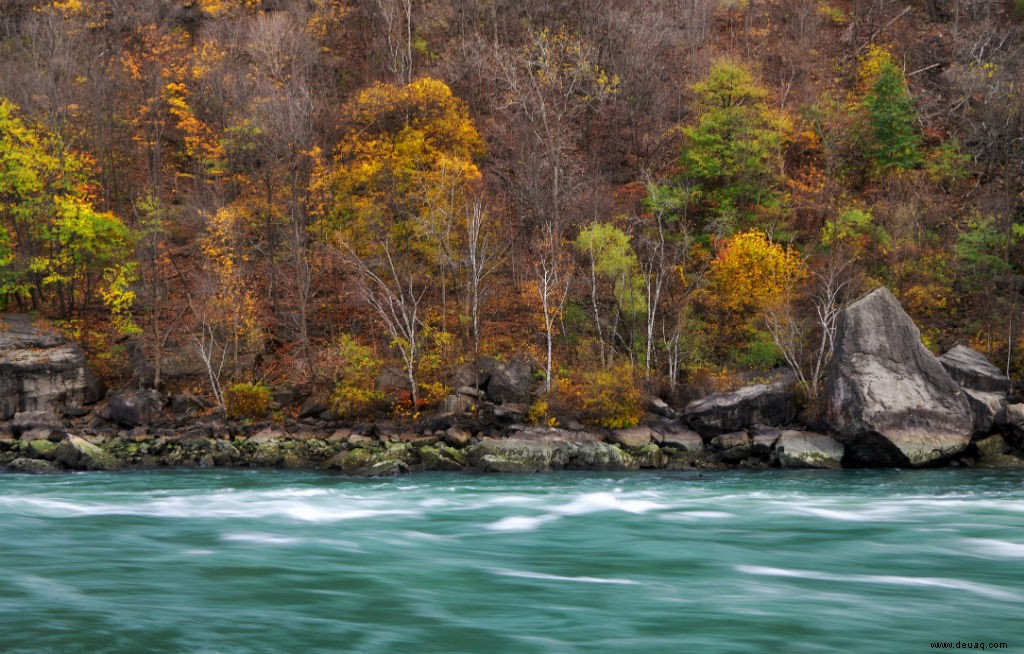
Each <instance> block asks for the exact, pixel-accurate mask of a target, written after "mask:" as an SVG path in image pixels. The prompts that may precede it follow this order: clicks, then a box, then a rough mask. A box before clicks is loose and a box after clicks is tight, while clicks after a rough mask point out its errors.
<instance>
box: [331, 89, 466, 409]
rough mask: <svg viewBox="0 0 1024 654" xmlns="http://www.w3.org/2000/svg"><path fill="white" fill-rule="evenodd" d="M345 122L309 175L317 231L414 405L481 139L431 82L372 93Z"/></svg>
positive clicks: (462, 109) (456, 103)
mask: <svg viewBox="0 0 1024 654" xmlns="http://www.w3.org/2000/svg"><path fill="white" fill-rule="evenodd" d="M347 115H348V119H349V122H350V125H351V128H350V129H349V131H348V133H347V134H346V136H345V137H344V139H343V140H342V142H341V143H340V144H339V145H338V148H337V151H336V155H335V157H334V159H333V161H332V162H329V163H328V162H323V163H322V165H321V166H320V170H319V171H318V173H317V174H316V175H315V180H314V191H315V194H316V195H317V196H318V197H319V198H320V199H321V200H320V201H321V206H320V207H319V209H320V214H321V216H322V218H321V231H322V233H324V234H326V235H328V240H329V241H330V242H331V243H332V244H334V245H335V246H336V247H337V248H338V250H339V251H340V252H341V254H342V255H343V257H344V258H345V260H346V262H347V264H348V266H349V268H350V270H351V271H352V272H353V273H354V275H355V278H356V279H357V280H358V282H359V285H360V290H361V292H362V297H363V299H364V300H365V302H366V303H367V305H368V306H369V307H370V308H371V309H372V310H373V311H374V313H375V315H376V316H377V318H378V319H379V320H380V321H381V322H382V323H383V325H384V326H385V327H386V329H387V330H388V332H389V334H390V336H391V345H392V346H393V347H395V348H396V349H397V350H398V352H399V353H400V355H401V357H402V363H403V366H404V368H405V372H406V375H407V379H408V384H409V391H410V393H411V399H412V402H413V404H415V403H416V402H417V401H418V399H419V388H418V387H419V383H418V381H417V377H416V371H417V366H418V363H419V360H420V356H421V354H422V348H423V345H424V343H423V334H424V331H423V327H424V316H425V315H426V314H427V304H428V303H431V302H433V303H435V307H437V305H438V304H439V305H440V306H439V307H437V308H438V309H440V311H439V312H433V313H438V314H439V315H441V316H442V320H443V316H444V314H445V312H446V303H447V295H448V284H449V278H450V276H451V274H452V268H453V265H452V260H453V257H454V252H455V251H456V250H457V249H458V247H459V245H458V243H457V240H458V238H459V233H460V230H459V221H460V219H461V218H462V217H464V216H465V215H467V213H471V212H469V211H468V209H469V207H468V206H467V205H468V204H469V198H470V195H471V194H472V192H473V190H474V188H475V187H476V186H477V185H478V184H479V181H480V170H479V168H477V165H476V162H475V160H476V158H478V157H479V156H480V155H481V154H482V153H483V149H484V144H483V139H482V138H481V137H480V134H479V132H478V131H477V129H476V126H475V125H474V124H473V121H472V120H471V119H470V117H469V113H468V110H467V108H466V105H465V103H464V102H463V101H462V100H460V99H459V98H457V97H456V96H455V95H454V94H453V93H452V91H451V89H450V88H448V86H447V85H446V84H445V83H444V82H441V81H438V80H435V79H429V78H424V79H419V80H415V81H413V82H412V83H410V84H407V85H405V86H394V85H391V84H383V83H378V84H375V85H373V86H371V87H370V88H368V89H366V90H364V91H363V92H361V93H360V94H359V95H358V96H357V97H356V99H355V100H354V101H353V102H352V103H351V104H350V105H349V106H348V108H347ZM442 330H443V325H442Z"/></svg>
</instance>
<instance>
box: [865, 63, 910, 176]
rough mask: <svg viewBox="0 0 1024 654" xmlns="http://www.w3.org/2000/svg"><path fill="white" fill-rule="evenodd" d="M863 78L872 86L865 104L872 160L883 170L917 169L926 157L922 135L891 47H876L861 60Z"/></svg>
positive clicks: (904, 80)
mask: <svg viewBox="0 0 1024 654" xmlns="http://www.w3.org/2000/svg"><path fill="white" fill-rule="evenodd" d="M861 79H862V83H863V84H864V85H865V86H866V87H867V89H868V90H867V93H866V95H865V96H864V100H863V102H862V106H863V107H864V110H865V111H866V112H867V118H868V125H869V127H870V138H869V141H868V146H867V151H868V156H869V157H870V158H871V161H872V162H873V163H874V165H875V167H876V168H877V169H878V170H880V171H886V170H906V169H908V168H916V167H917V166H919V165H920V164H921V162H922V160H923V155H922V151H921V135H920V133H919V132H918V130H917V128H916V126H915V124H916V122H917V111H916V110H915V109H914V100H913V98H912V97H911V96H910V91H909V90H907V81H906V79H905V78H904V76H903V71H902V70H900V69H899V68H897V67H896V64H895V63H894V62H893V60H892V54H891V53H890V52H889V51H888V50H886V49H884V48H880V47H877V46H875V47H872V48H870V49H869V50H868V54H867V55H866V56H865V57H864V59H863V60H862V62H861Z"/></svg>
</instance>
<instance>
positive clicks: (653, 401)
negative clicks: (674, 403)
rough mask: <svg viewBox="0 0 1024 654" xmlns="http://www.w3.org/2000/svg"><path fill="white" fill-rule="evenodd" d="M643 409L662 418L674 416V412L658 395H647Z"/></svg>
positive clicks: (672, 417)
mask: <svg viewBox="0 0 1024 654" xmlns="http://www.w3.org/2000/svg"><path fill="white" fill-rule="evenodd" d="M644 410H645V411H648V412H650V413H653V414H654V415H658V416H662V417H663V418H670V419H674V418H675V417H676V412H675V411H674V410H673V409H672V407H670V406H669V405H668V404H667V403H666V402H665V400H663V399H661V398H660V397H648V398H647V402H646V403H645V404H644Z"/></svg>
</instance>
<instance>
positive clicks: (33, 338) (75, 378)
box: [0, 314, 106, 420]
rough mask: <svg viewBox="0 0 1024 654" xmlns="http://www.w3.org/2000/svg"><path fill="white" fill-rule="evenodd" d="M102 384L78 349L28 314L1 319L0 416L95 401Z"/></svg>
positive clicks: (101, 391) (102, 389) (101, 394)
mask: <svg viewBox="0 0 1024 654" xmlns="http://www.w3.org/2000/svg"><path fill="white" fill-rule="evenodd" d="M105 392H106V389H105V388H104V386H103V382H102V381H101V380H100V379H99V377H97V376H96V374H95V373H93V371H92V368H91V367H90V366H89V364H88V363H87V362H86V360H85V354H84V353H83V352H82V349H81V348H80V347H78V346H77V345H75V344H73V343H68V342H67V340H66V339H65V338H64V337H63V336H62V335H61V334H60V333H58V332H57V331H55V330H53V329H51V328H49V327H48V326H44V325H40V324H38V323H37V322H36V321H33V319H32V318H31V317H30V316H27V315H23V314H8V315H6V316H4V317H3V322H2V324H0V420H10V419H11V418H12V417H14V415H15V414H16V413H18V412H19V411H37V410H46V411H52V412H54V413H60V412H62V411H64V410H65V409H68V408H69V407H80V406H82V405H89V404H94V403H96V402H98V401H99V400H100V399H101V398H102V397H103V394H104V393H105Z"/></svg>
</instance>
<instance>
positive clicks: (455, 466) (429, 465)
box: [417, 444, 466, 471]
mask: <svg viewBox="0 0 1024 654" xmlns="http://www.w3.org/2000/svg"><path fill="white" fill-rule="evenodd" d="M417 454H418V455H419V459H420V465H419V467H420V469H422V470H426V471H458V470H462V469H464V468H465V467H466V457H465V456H464V455H463V454H462V452H459V451H458V450H456V449H455V448H453V447H448V446H447V445H444V444H437V445H425V446H423V447H420V448H419V449H418V450H417Z"/></svg>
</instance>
